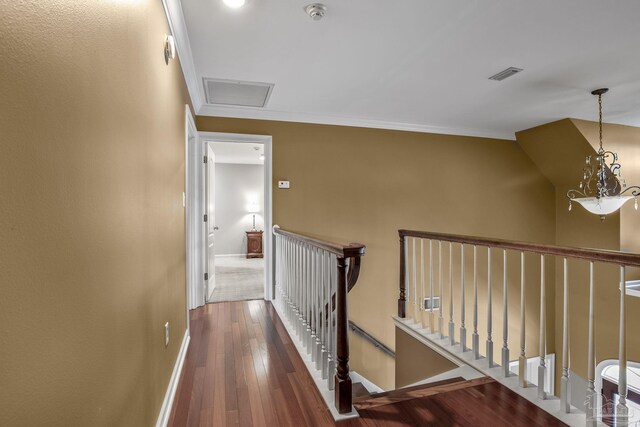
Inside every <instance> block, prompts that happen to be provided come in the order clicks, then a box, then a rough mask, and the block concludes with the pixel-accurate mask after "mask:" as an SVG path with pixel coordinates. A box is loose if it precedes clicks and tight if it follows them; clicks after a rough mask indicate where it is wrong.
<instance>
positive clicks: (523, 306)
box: [518, 251, 527, 388]
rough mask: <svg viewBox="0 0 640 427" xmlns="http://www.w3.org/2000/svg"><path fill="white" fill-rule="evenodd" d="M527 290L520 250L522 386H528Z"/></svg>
mask: <svg viewBox="0 0 640 427" xmlns="http://www.w3.org/2000/svg"><path fill="white" fill-rule="evenodd" d="M525 310H526V290H525V286H524V251H523V252H520V359H519V363H518V366H519V369H518V377H519V378H518V379H519V381H520V387H522V388H526V387H527V354H526V334H525V328H526V325H527V324H526V321H525Z"/></svg>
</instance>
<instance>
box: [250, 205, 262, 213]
mask: <svg viewBox="0 0 640 427" xmlns="http://www.w3.org/2000/svg"><path fill="white" fill-rule="evenodd" d="M247 212H249V213H259V212H260V205H258V204H257V203H252V204H250V205H249V208H248V209H247Z"/></svg>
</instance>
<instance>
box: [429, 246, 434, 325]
mask: <svg viewBox="0 0 640 427" xmlns="http://www.w3.org/2000/svg"><path fill="white" fill-rule="evenodd" d="M429 306H430V309H429V312H430V313H429V327H430V328H432V329H433V323H432V322H433V240H429ZM431 332H433V331H431Z"/></svg>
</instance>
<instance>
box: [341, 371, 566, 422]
mask: <svg viewBox="0 0 640 427" xmlns="http://www.w3.org/2000/svg"><path fill="white" fill-rule="evenodd" d="M353 405H354V407H355V408H356V409H357V411H358V413H359V414H360V418H356V419H352V420H348V421H343V422H339V423H338V424H337V425H339V426H345V427H346V426H353V427H356V426H368V427H377V426H388V425H406V426H418V425H419V426H424V425H428V426H468V427H478V426H492V427H498V426H505V427H506V426H509V427H514V426H564V425H566V424H564V423H562V422H561V421H560V420H558V419H556V418H554V417H553V416H551V415H549V414H548V413H546V412H545V411H543V410H541V409H540V408H538V407H536V406H535V405H533V404H532V403H531V402H528V401H527V400H526V399H523V398H522V397H520V396H518V395H517V394H516V393H514V392H512V391H510V390H508V389H507V388H505V387H504V386H503V385H501V384H500V383H498V382H497V381H495V380H494V379H492V378H489V377H481V378H476V379H473V380H465V379H464V378H461V377H457V378H450V379H447V380H443V381H437V382H433V383H429V384H423V385H419V386H413V387H407V388H402V389H398V390H393V391H389V392H384V393H375V394H371V395H366V396H360V397H356V398H354V401H353Z"/></svg>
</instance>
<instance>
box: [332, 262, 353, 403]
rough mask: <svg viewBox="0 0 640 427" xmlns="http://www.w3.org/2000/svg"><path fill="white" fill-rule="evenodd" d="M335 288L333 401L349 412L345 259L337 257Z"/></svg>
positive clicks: (349, 390) (349, 388) (349, 385)
mask: <svg viewBox="0 0 640 427" xmlns="http://www.w3.org/2000/svg"><path fill="white" fill-rule="evenodd" d="M337 285H338V286H337V289H336V299H337V303H338V304H337V313H336V317H337V319H336V322H337V324H336V330H337V331H336V344H337V345H336V359H337V361H336V362H337V364H336V377H335V403H336V408H337V409H338V412H339V413H341V414H344V413H347V412H351V377H350V376H349V337H348V336H347V323H348V319H349V315H348V311H347V260H346V259H345V258H338V283H337Z"/></svg>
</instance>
